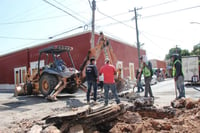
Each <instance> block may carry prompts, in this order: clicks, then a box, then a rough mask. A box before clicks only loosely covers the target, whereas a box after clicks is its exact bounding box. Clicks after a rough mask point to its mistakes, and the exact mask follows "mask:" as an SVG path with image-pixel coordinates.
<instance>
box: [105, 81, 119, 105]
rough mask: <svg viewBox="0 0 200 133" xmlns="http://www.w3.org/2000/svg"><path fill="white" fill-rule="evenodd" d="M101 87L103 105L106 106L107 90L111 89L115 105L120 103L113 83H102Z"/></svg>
mask: <svg viewBox="0 0 200 133" xmlns="http://www.w3.org/2000/svg"><path fill="white" fill-rule="evenodd" d="M103 87H104V97H105V105H108V95H109V89H111V91H112V94H113V95H114V97H115V101H116V103H117V104H118V103H120V100H119V98H118V95H117V90H116V85H115V83H113V84H106V83H104V85H103Z"/></svg>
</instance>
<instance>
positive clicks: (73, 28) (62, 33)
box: [49, 26, 83, 39]
mask: <svg viewBox="0 0 200 133" xmlns="http://www.w3.org/2000/svg"><path fill="white" fill-rule="evenodd" d="M80 28H83V26H79V27H76V28H73V29H71V30H68V31H65V32H62V33H59V34H56V35H53V36H50V37H49V39H52V38H55V37H57V36H60V35H63V34H66V33H69V32H71V31H74V30H77V29H80Z"/></svg>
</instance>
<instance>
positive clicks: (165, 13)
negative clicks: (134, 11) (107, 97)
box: [142, 5, 200, 19]
mask: <svg viewBox="0 0 200 133" xmlns="http://www.w3.org/2000/svg"><path fill="white" fill-rule="evenodd" d="M199 7H200V5H198V6H193V7H188V8H183V9H178V10H174V11H169V12H164V13H159V14H155V15H151V16H144V17H142V19H144V18H151V17H157V16H161V15H167V14H172V13H176V12H181V11H185V10H190V9H194V8H199Z"/></svg>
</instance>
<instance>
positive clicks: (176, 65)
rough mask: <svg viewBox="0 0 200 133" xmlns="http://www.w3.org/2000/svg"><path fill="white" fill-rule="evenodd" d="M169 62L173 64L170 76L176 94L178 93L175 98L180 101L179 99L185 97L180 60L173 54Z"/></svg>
mask: <svg viewBox="0 0 200 133" xmlns="http://www.w3.org/2000/svg"><path fill="white" fill-rule="evenodd" d="M171 60H172V62H173V68H172V76H173V77H174V81H175V87H176V88H177V89H178V92H179V96H178V97H176V98H177V99H180V98H181V97H185V88H184V75H183V71H182V63H181V61H180V59H179V58H178V55H177V54H173V55H172V56H171ZM175 91H176V90H175Z"/></svg>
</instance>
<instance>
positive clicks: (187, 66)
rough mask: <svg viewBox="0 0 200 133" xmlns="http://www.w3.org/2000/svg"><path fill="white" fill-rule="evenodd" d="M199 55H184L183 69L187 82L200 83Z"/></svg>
mask: <svg viewBox="0 0 200 133" xmlns="http://www.w3.org/2000/svg"><path fill="white" fill-rule="evenodd" d="M199 59H200V57H199V56H183V57H182V70H183V74H184V80H185V82H191V83H200V80H199V76H200V70H199V69H200V68H199Z"/></svg>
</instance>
